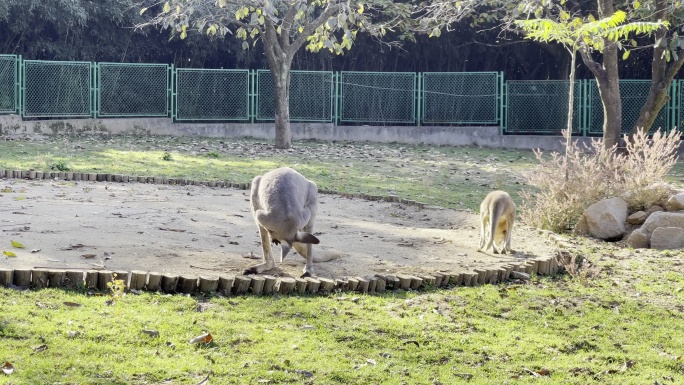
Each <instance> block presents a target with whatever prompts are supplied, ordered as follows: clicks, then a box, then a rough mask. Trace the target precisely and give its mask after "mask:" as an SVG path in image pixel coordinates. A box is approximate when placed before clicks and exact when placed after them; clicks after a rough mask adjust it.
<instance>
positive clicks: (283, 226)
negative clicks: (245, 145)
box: [244, 167, 339, 278]
mask: <svg viewBox="0 0 684 385" xmlns="http://www.w3.org/2000/svg"><path fill="white" fill-rule="evenodd" d="M250 204H251V206H252V215H253V216H254V220H255V221H256V224H257V226H258V227H259V234H260V235H261V248H262V249H263V253H264V257H263V262H262V263H260V264H257V265H254V266H252V267H250V268H248V269H247V270H245V271H244V274H245V275H247V274H259V273H261V272H263V271H266V270H270V269H272V268H273V266H274V261H273V254H272V251H271V243H274V244H276V245H278V244H279V245H280V250H281V252H280V258H279V259H278V262H279V263H282V262H283V259H285V256H287V254H288V253H289V252H290V250H291V248H293V247H294V249H295V250H296V251H297V253H299V254H300V255H301V256H302V257H304V258H305V259H306V266H305V267H304V274H303V275H302V278H304V277H311V276H313V275H314V268H313V262H326V261H330V260H333V259H335V258H337V257H339V253H336V252H325V253H323V254H321V255H319V256H314V254H313V250H312V247H311V246H312V245H314V244H316V245H317V244H318V243H319V242H320V241H319V240H318V238H316V237H315V236H314V235H313V234H312V233H313V226H314V221H315V220H316V209H317V208H318V187H317V186H316V183H314V182H312V181H310V180H308V179H306V178H305V177H304V176H303V175H302V174H300V173H298V172H297V171H295V170H293V169H291V168H289V167H281V168H278V169H275V170H272V171H269V172H267V173H266V174H264V175H260V176H256V177H255V178H254V179H253V180H252V189H251V199H250Z"/></svg>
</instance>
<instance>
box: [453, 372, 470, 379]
mask: <svg viewBox="0 0 684 385" xmlns="http://www.w3.org/2000/svg"><path fill="white" fill-rule="evenodd" d="M454 376H456V377H461V378H465V379H466V380H470V379H471V378H473V375H472V374H470V373H454Z"/></svg>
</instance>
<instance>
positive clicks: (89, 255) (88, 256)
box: [81, 254, 97, 259]
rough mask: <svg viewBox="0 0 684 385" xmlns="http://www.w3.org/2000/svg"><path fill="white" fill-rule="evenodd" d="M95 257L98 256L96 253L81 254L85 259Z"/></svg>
mask: <svg viewBox="0 0 684 385" xmlns="http://www.w3.org/2000/svg"><path fill="white" fill-rule="evenodd" d="M95 257H97V255H96V254H83V255H81V258H84V259H93V258H95Z"/></svg>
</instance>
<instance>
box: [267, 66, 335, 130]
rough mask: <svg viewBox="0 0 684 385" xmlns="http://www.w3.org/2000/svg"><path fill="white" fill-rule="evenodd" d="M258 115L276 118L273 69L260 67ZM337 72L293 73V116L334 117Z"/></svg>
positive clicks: (328, 119) (309, 119)
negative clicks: (335, 73)
mask: <svg viewBox="0 0 684 385" xmlns="http://www.w3.org/2000/svg"><path fill="white" fill-rule="evenodd" d="M255 83H256V102H255V118H256V119H257V120H265V121H270V120H274V119H275V89H274V88H273V77H272V76H271V71H269V70H257V71H256V81H255ZM334 85H335V83H334V74H333V72H332V71H292V72H291V73H290V120H292V121H294V122H331V121H332V120H333V98H334V89H335V88H334Z"/></svg>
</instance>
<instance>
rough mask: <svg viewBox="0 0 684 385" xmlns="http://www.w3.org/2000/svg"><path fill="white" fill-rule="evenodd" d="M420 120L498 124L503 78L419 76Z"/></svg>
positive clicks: (496, 74)
mask: <svg viewBox="0 0 684 385" xmlns="http://www.w3.org/2000/svg"><path fill="white" fill-rule="evenodd" d="M419 83H420V84H421V87H420V94H419V97H420V121H421V122H422V123H431V124H497V123H498V122H499V111H500V108H499V106H500V103H501V100H500V98H501V91H502V85H503V76H502V74H501V73H499V72H426V73H422V74H420V75H419Z"/></svg>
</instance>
